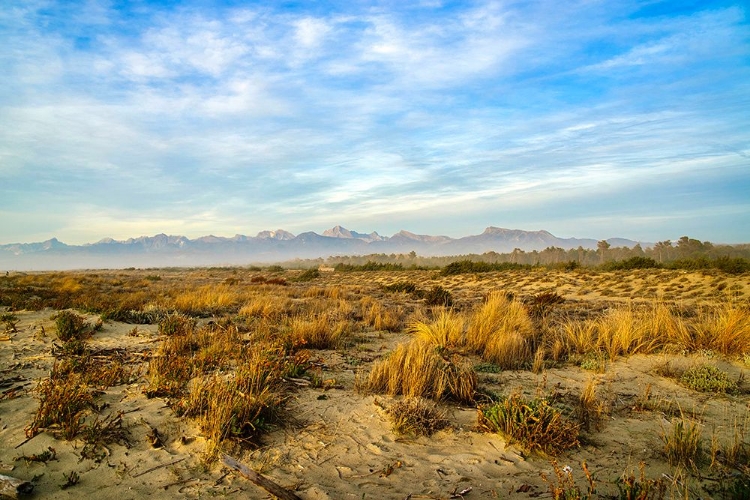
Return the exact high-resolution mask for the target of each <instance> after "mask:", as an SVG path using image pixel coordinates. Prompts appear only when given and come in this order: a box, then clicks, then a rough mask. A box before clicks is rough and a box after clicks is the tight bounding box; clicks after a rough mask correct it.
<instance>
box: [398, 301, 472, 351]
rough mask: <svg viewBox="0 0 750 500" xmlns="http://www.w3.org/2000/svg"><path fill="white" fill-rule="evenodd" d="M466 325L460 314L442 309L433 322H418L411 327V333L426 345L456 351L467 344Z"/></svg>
mask: <svg viewBox="0 0 750 500" xmlns="http://www.w3.org/2000/svg"><path fill="white" fill-rule="evenodd" d="M465 324H466V322H465V320H464V318H463V316H462V315H460V314H459V313H457V312H455V311H453V310H452V309H445V308H440V309H439V310H438V312H437V313H436V314H435V318H434V319H433V320H432V321H430V322H429V323H427V322H424V321H417V322H415V323H413V324H412V325H411V327H410V331H411V333H412V334H413V335H414V337H415V338H416V339H417V340H419V341H420V342H423V343H425V344H429V345H433V346H436V347H439V348H440V349H456V348H460V347H462V346H463V345H464V344H465V342H466V334H465V330H464V326H465Z"/></svg>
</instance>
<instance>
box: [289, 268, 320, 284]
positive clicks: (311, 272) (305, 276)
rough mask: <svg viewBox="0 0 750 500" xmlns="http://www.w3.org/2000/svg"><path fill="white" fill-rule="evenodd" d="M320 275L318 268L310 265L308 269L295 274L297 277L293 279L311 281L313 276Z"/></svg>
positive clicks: (317, 276)
mask: <svg viewBox="0 0 750 500" xmlns="http://www.w3.org/2000/svg"><path fill="white" fill-rule="evenodd" d="M319 277H320V271H318V268H316V267H312V268H310V269H306V270H305V271H304V272H303V273H302V274H300V275H299V276H297V279H296V280H295V281H312V280H314V279H315V278H319Z"/></svg>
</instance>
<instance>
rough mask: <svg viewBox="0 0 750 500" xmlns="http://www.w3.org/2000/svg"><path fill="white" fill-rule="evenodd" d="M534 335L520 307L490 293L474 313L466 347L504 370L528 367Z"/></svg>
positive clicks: (503, 295)
mask: <svg viewBox="0 0 750 500" xmlns="http://www.w3.org/2000/svg"><path fill="white" fill-rule="evenodd" d="M534 340H535V339H534V332H533V325H532V322H531V318H530V317H529V314H528V313H527V311H526V309H525V307H524V305H523V304H522V303H521V302H520V301H517V300H514V299H509V298H508V297H507V296H506V295H505V294H503V293H500V292H492V293H490V294H489V296H488V297H487V300H486V301H485V303H484V304H482V305H481V306H480V307H479V309H478V310H476V311H475V312H474V313H473V315H472V316H471V319H470V320H469V326H468V329H467V332H466V344H467V346H468V347H469V349H471V350H472V351H474V352H476V353H477V354H479V355H480V356H481V357H482V359H484V360H485V361H489V362H491V363H494V364H496V365H498V366H500V367H502V368H505V369H517V368H521V367H523V366H525V365H528V364H530V363H531V358H532V354H533V352H534Z"/></svg>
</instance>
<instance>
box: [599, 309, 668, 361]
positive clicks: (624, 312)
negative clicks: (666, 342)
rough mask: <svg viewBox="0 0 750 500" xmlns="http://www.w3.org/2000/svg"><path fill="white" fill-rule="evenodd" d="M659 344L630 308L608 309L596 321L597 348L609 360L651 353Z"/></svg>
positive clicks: (640, 318) (659, 340) (644, 323)
mask: <svg viewBox="0 0 750 500" xmlns="http://www.w3.org/2000/svg"><path fill="white" fill-rule="evenodd" d="M660 342H661V339H660V338H658V337H654V336H653V333H652V332H651V331H649V328H648V323H646V322H645V321H644V320H643V317H642V316H640V315H639V314H637V313H636V312H635V311H634V310H633V309H632V308H617V309H610V310H609V311H608V312H607V313H606V314H605V315H604V316H602V317H601V318H599V320H598V321H597V347H598V348H599V349H600V350H602V351H604V352H606V353H607V355H608V356H609V359H611V360H614V359H615V358H617V356H620V355H631V354H637V353H649V352H653V351H654V350H655V349H656V348H657V347H658V346H659V344H660Z"/></svg>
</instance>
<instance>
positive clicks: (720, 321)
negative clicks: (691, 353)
mask: <svg viewBox="0 0 750 500" xmlns="http://www.w3.org/2000/svg"><path fill="white" fill-rule="evenodd" d="M690 347H691V348H692V349H691V350H699V349H704V350H711V351H715V352H719V353H721V354H724V355H727V356H736V355H740V356H741V355H743V354H746V353H750V311H748V309H747V308H743V307H740V306H739V305H736V304H732V303H730V302H727V303H725V304H723V305H721V306H718V307H711V308H706V309H704V310H703V311H702V313H701V315H700V316H699V318H698V319H697V320H696V324H695V326H694V336H693V339H692V345H691V346H690Z"/></svg>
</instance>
